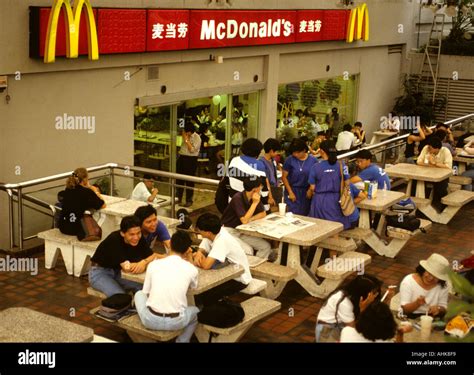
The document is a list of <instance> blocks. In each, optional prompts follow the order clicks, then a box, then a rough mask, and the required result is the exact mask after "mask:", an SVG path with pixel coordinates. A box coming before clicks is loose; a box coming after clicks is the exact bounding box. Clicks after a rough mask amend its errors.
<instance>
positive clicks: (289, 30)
mask: <svg viewBox="0 0 474 375" xmlns="http://www.w3.org/2000/svg"><path fill="white" fill-rule="evenodd" d="M283 28H284V30H283V35H284V36H286V37H288V36H290V35H291V33H292V32H293V24H292V23H291V22H290V21H286V22H285V24H284V25H283Z"/></svg>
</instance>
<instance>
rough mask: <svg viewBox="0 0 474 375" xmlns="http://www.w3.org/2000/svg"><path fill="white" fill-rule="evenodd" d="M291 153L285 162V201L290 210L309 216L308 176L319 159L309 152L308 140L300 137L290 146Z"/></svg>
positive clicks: (283, 177) (283, 179) (283, 178)
mask: <svg viewBox="0 0 474 375" xmlns="http://www.w3.org/2000/svg"><path fill="white" fill-rule="evenodd" d="M289 153H290V154H291V155H290V156H289V157H288V158H287V159H286V160H285V163H284V164H283V176H282V181H283V184H284V185H285V203H286V204H287V207H288V212H292V213H294V214H297V215H304V216H307V215H308V212H309V206H310V203H311V201H310V199H308V198H307V193H308V189H309V183H308V177H309V172H310V170H311V168H312V167H313V165H315V164H316V163H317V162H318V161H317V159H316V158H315V157H314V156H312V155H309V154H308V146H307V145H306V142H304V140H302V139H300V138H296V139H294V140H293V141H292V142H291V144H290V147H289Z"/></svg>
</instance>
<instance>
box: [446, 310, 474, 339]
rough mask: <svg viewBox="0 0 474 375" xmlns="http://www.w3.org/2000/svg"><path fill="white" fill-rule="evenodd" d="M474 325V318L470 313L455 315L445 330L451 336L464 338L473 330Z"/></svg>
mask: <svg viewBox="0 0 474 375" xmlns="http://www.w3.org/2000/svg"><path fill="white" fill-rule="evenodd" d="M473 326H474V320H473V319H471V317H470V316H469V315H468V314H461V315H457V316H455V317H454V318H453V319H451V320H450V321H449V322H448V324H446V329H445V332H447V333H449V334H450V335H451V336H456V337H459V338H463V337H465V336H466V335H467V334H468V333H469V332H470V331H471V329H472V327H473Z"/></svg>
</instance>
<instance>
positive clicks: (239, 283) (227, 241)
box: [193, 213, 252, 305]
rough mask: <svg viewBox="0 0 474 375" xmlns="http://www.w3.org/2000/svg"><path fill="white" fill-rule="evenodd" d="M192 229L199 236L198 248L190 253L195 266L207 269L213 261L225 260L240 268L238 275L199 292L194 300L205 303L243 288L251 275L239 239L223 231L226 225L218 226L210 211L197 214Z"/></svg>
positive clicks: (250, 279)
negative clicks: (242, 270) (194, 229)
mask: <svg viewBox="0 0 474 375" xmlns="http://www.w3.org/2000/svg"><path fill="white" fill-rule="evenodd" d="M196 231H197V232H198V233H199V234H200V235H201V236H202V237H203V240H202V242H201V244H200V245H199V250H198V251H197V252H196V253H195V254H194V256H193V258H194V264H195V265H196V266H198V267H200V268H203V269H205V270H208V269H210V268H212V266H213V265H214V264H215V262H216V261H219V262H221V263H224V262H225V261H228V262H229V263H232V264H236V265H239V266H242V267H243V269H244V273H243V274H242V275H241V276H239V277H237V278H236V279H233V280H229V281H227V282H225V283H224V284H221V285H219V286H217V287H215V288H212V289H211V290H209V291H207V292H204V293H202V294H200V295H199V296H197V297H198V298H197V299H196V301H199V304H202V305H208V304H212V303H213V302H216V301H218V300H219V299H221V298H222V297H227V296H230V295H232V294H235V293H238V292H239V291H240V290H242V289H244V288H245V287H246V286H247V285H248V284H249V283H250V282H251V281H252V275H251V274H250V268H249V263H248V260H247V255H246V254H245V252H244V249H243V248H242V246H241V245H240V242H239V241H238V240H237V239H236V238H234V237H233V236H232V235H231V234H230V233H229V232H228V231H227V228H225V227H222V226H221V222H220V220H219V218H218V217H217V216H216V215H214V214H211V213H205V214H202V215H201V216H199V217H198V219H197V222H196Z"/></svg>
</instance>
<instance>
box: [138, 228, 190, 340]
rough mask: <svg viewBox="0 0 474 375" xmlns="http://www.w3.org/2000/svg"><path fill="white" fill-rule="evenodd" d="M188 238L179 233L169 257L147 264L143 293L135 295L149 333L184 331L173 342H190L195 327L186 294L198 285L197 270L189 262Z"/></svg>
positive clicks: (141, 317)
mask: <svg viewBox="0 0 474 375" xmlns="http://www.w3.org/2000/svg"><path fill="white" fill-rule="evenodd" d="M190 246H191V239H190V238H189V235H188V234H187V233H185V232H181V231H178V232H176V233H175V234H173V236H172V237H171V251H170V254H169V255H168V256H167V257H166V258H163V259H158V260H155V261H153V262H151V263H150V264H149V265H148V269H147V273H146V276H145V283H144V284H143V290H141V291H139V292H137V293H136V294H135V307H136V309H137V312H138V315H139V316H140V320H141V321H142V324H143V325H144V326H145V327H146V328H148V329H152V330H160V331H161V330H162V331H175V330H179V329H183V328H184V332H183V333H182V334H181V335H179V336H178V338H177V339H176V342H189V341H190V339H191V336H192V335H193V333H194V331H195V329H196V326H197V323H198V321H197V314H198V312H199V309H198V308H197V307H196V306H188V301H187V297H186V294H187V292H188V289H189V288H196V287H197V284H198V270H197V269H196V267H194V266H193V264H192V263H191V261H192V249H191V248H190Z"/></svg>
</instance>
